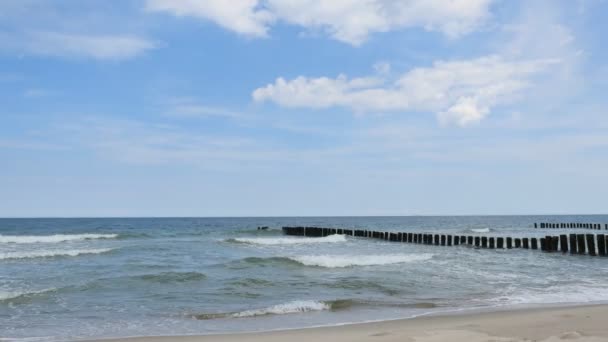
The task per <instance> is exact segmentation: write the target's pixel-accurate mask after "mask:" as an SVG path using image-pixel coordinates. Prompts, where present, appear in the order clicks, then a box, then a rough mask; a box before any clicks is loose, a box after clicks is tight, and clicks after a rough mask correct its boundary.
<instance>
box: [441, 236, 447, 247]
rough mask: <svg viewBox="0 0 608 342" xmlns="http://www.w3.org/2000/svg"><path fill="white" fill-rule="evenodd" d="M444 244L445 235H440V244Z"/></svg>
mask: <svg viewBox="0 0 608 342" xmlns="http://www.w3.org/2000/svg"><path fill="white" fill-rule="evenodd" d="M445 244H446V237H445V235H441V245H442V246H445Z"/></svg>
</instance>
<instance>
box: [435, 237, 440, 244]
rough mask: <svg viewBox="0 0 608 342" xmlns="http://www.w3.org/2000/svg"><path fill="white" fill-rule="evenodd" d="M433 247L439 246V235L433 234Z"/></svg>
mask: <svg viewBox="0 0 608 342" xmlns="http://www.w3.org/2000/svg"><path fill="white" fill-rule="evenodd" d="M435 245H436V246H439V234H435Z"/></svg>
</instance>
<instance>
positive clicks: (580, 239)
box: [576, 234, 585, 254]
mask: <svg viewBox="0 0 608 342" xmlns="http://www.w3.org/2000/svg"><path fill="white" fill-rule="evenodd" d="M576 242H577V244H578V254H585V234H577V235H576Z"/></svg>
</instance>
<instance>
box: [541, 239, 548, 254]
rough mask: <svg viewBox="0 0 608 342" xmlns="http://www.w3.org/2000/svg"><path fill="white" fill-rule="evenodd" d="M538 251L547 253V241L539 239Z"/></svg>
mask: <svg viewBox="0 0 608 342" xmlns="http://www.w3.org/2000/svg"><path fill="white" fill-rule="evenodd" d="M540 250H541V251H543V252H546V251H547V239H545V238H540Z"/></svg>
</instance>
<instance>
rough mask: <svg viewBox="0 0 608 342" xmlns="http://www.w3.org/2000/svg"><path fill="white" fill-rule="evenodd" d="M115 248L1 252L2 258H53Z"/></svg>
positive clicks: (97, 252) (105, 251)
mask: <svg viewBox="0 0 608 342" xmlns="http://www.w3.org/2000/svg"><path fill="white" fill-rule="evenodd" d="M112 250H113V248H97V249H70V250H42V251H30V252H6V253H0V260H11V259H31V258H52V257H65V256H78V255H83V254H101V253H107V252H109V251H112Z"/></svg>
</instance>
